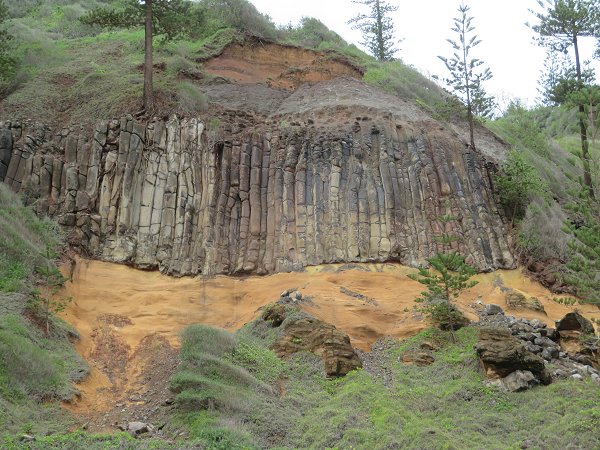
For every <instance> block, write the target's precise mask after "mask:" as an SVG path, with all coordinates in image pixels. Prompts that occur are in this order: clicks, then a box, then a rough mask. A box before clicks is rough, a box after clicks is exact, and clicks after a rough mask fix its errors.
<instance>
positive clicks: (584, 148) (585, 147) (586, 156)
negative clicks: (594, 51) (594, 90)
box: [573, 35, 596, 200]
mask: <svg viewBox="0 0 600 450" xmlns="http://www.w3.org/2000/svg"><path fill="white" fill-rule="evenodd" d="M573 47H574V49H575V68H576V70H577V82H578V84H579V86H580V87H581V82H582V81H581V64H580V62H579V45H578V42H577V35H574V36H573ZM579 135H580V137H581V160H582V163H583V183H584V184H585V186H586V187H587V189H588V193H589V195H590V198H591V199H592V200H594V199H595V198H596V196H595V194H594V185H593V183H592V172H591V170H590V152H589V144H588V138H587V125H586V123H585V107H584V106H583V104H580V105H579Z"/></svg>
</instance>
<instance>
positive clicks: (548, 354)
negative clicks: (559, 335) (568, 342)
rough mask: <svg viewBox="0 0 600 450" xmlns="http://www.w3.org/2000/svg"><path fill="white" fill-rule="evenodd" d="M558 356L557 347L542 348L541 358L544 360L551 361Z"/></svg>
mask: <svg viewBox="0 0 600 450" xmlns="http://www.w3.org/2000/svg"><path fill="white" fill-rule="evenodd" d="M559 356H560V352H559V350H558V348H557V347H550V348H545V349H544V350H542V358H544V359H545V360H546V361H552V360H553V359H557V358H558V357H559Z"/></svg>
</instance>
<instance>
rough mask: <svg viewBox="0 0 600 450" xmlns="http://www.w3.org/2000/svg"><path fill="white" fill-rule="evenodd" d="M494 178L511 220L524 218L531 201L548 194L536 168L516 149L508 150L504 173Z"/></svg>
mask: <svg viewBox="0 0 600 450" xmlns="http://www.w3.org/2000/svg"><path fill="white" fill-rule="evenodd" d="M494 180H495V183H496V186H497V188H498V193H499V194H500V200H501V201H502V203H503V204H504V206H505V208H506V211H507V214H508V216H509V218H510V219H511V221H514V220H515V219H520V218H522V217H523V215H524V214H525V210H526V207H527V205H528V204H529V202H531V200H532V199H533V198H534V197H535V196H544V195H546V192H547V189H548V188H547V185H546V183H544V181H543V180H542V179H541V178H540V176H539V175H538V174H537V171H536V168H535V167H534V166H532V165H531V164H529V163H528V162H527V161H526V160H525V157H524V156H523V154H522V153H521V152H519V151H516V150H510V151H509V152H508V155H507V157H506V160H505V161H504V162H503V163H502V173H501V175H499V176H496V177H495V178H494Z"/></svg>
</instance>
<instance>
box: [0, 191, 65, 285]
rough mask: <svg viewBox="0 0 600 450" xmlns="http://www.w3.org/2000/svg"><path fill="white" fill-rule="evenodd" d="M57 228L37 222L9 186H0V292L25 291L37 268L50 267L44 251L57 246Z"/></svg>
mask: <svg viewBox="0 0 600 450" xmlns="http://www.w3.org/2000/svg"><path fill="white" fill-rule="evenodd" d="M60 239H61V236H60V231H59V229H58V225H56V224H55V223H54V222H52V221H50V220H48V219H39V218H38V217H37V216H36V215H35V214H34V212H33V211H32V210H31V209H30V208H28V207H25V206H23V204H22V203H21V202H20V200H19V198H18V197H17V196H16V195H15V194H14V193H13V192H11V191H10V189H9V188H8V186H6V185H5V184H0V292H16V291H22V290H27V289H28V286H27V283H25V281H26V280H28V279H29V280H30V281H31V280H32V278H33V275H34V271H35V269H36V267H40V266H42V265H44V266H45V265H47V264H50V265H53V264H54V263H53V262H51V261H49V260H48V259H47V258H45V257H44V252H45V249H47V248H48V247H52V248H55V247H57V246H58V245H59V243H60Z"/></svg>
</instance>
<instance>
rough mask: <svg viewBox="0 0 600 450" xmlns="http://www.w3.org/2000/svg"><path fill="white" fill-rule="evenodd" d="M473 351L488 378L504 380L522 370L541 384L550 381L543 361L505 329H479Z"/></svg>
mask: <svg viewBox="0 0 600 450" xmlns="http://www.w3.org/2000/svg"><path fill="white" fill-rule="evenodd" d="M475 349H476V351H477V355H478V356H479V359H480V361H481V363H482V365H483V369H484V372H485V374H486V376H488V377H491V378H494V377H496V378H504V377H506V376H507V375H509V374H511V373H512V372H514V371H516V370H522V371H529V372H531V373H533V374H534V375H535V377H536V378H537V379H539V380H540V382H541V383H543V384H548V383H550V381H551V378H550V375H549V374H548V373H547V371H546V368H545V365H544V360H543V359H542V358H540V357H539V356H536V355H534V354H533V353H531V352H530V351H528V350H527V349H526V348H525V347H524V346H523V344H522V343H521V342H519V341H518V340H517V339H516V338H514V337H513V336H511V334H510V332H509V331H508V330H507V329H505V328H481V329H480V330H479V342H478V343H477V345H476V347H475Z"/></svg>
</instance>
